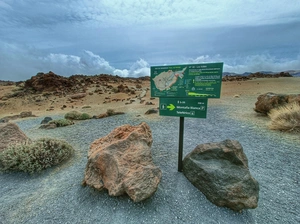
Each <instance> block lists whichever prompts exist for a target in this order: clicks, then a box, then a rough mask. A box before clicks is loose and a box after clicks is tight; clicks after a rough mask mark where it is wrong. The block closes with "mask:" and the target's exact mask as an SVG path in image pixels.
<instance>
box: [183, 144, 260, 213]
mask: <svg viewBox="0 0 300 224" xmlns="http://www.w3.org/2000/svg"><path fill="white" fill-rule="evenodd" d="M183 173H184V175H185V176H186V177H187V179H188V180H189V181H190V182H191V183H192V184H193V185H194V186H195V187H197V188H198V189H199V190H200V191H201V192H202V193H203V194H204V195H205V196H206V198H207V199H208V200H210V201H211V202H212V203H214V204H216V205H217V206H222V207H228V208H230V209H232V210H234V211H241V210H242V209H247V208H256V207H257V202H258V197H259V196H258V195H259V184H258V182H257V181H256V180H255V179H254V178H253V177H252V176H251V174H250V171H249V169H248V159H247V157H246V155H245V154H244V152H243V148H242V146H241V144H240V143H239V142H238V141H234V140H225V141H222V142H220V143H206V144H201V145H198V146H197V147H196V148H195V149H194V150H193V151H192V152H191V153H189V154H188V155H187V156H186V157H185V158H184V160H183Z"/></svg>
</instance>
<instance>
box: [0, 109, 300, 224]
mask: <svg viewBox="0 0 300 224" xmlns="http://www.w3.org/2000/svg"><path fill="white" fill-rule="evenodd" d="M234 110H235V109H234V107H229V106H226V105H212V106H210V107H209V108H208V116H207V119H189V118H185V131H184V152H183V154H184V155H186V154H187V153H189V152H190V151H192V150H193V149H194V148H195V147H196V145H198V144H201V143H206V142H219V141H222V140H225V139H228V138H229V139H234V140H238V141H239V142H240V143H241V144H242V146H243V148H244V152H245V154H246V155H247V157H248V160H249V167H250V171H251V173H252V175H253V177H254V178H255V179H256V180H257V181H258V182H259V184H260V198H259V204H258V207H257V208H256V209H253V210H244V211H242V212H241V213H236V212H233V211H231V210H230V209H227V208H221V207H217V206H215V205H214V204H212V203H210V202H209V201H208V200H207V199H206V198H205V196H204V195H203V194H202V193H201V192H200V191H198V190H197V189H196V188H195V187H194V186H193V185H192V184H191V183H190V182H189V181H188V180H187V179H186V178H185V177H184V175H183V174H182V173H179V172H177V158H178V135H179V133H178V130H179V118H178V117H159V118H155V119H153V116H152V115H150V116H149V117H148V118H147V117H144V116H140V117H136V115H135V114H125V115H119V116H115V117H109V118H105V119H99V120H88V121H81V122H78V123H76V124H75V125H73V126H69V127H64V128H58V129H54V130H40V129H38V126H39V123H40V121H41V120H42V118H35V119H28V120H23V121H20V122H17V124H18V125H19V127H20V128H21V129H22V130H23V131H24V132H25V133H26V134H27V135H28V136H29V137H30V138H32V139H37V138H40V137H43V136H44V137H46V136H47V137H53V138H59V139H64V140H66V141H67V142H69V143H70V144H71V145H72V146H73V147H74V148H75V150H76V155H75V156H74V158H72V159H71V160H69V161H68V162H67V163H65V164H63V165H61V166H57V167H53V168H51V169H49V170H46V171H43V172H42V173H40V174H34V175H27V174H24V173H6V174H0V181H1V187H0V217H1V220H0V223H3V224H9V223H18V224H19V223H72V224H73V223H122V224H123V223H126V224H128V223H164V224H168V223H230V224H234V223H263V224H266V223H280V224H282V223H300V215H299V205H300V199H299V198H300V197H299V195H300V186H299V176H300V175H299V171H300V169H299V168H300V165H299V158H300V157H299V156H300V137H299V134H298V135H291V134H286V133H281V132H276V131H270V130H267V129H266V127H265V126H264V125H263V124H264V122H258V123H255V122H251V121H250V120H237V119H235V118H234V116H228V115H229V114H232V113H233V112H234ZM253 116H255V114H254V113H253ZM150 117H152V119H150ZM257 119H258V120H259V119H260V121H262V120H263V119H265V118H260V117H257ZM142 121H145V122H146V123H148V124H149V126H150V128H151V130H152V134H153V140H154V141H153V145H152V154H153V159H154V162H155V164H156V165H158V166H159V167H160V168H161V170H162V172H163V177H162V181H161V183H160V185H159V188H158V190H157V192H156V193H155V194H154V195H153V196H152V197H151V198H150V199H147V200H146V201H143V202H140V203H134V202H132V201H131V200H130V199H129V197H128V196H121V197H110V196H109V195H108V194H107V192H106V191H102V192H99V191H95V190H93V189H92V188H90V187H82V186H81V181H82V180H83V177H84V169H85V165H86V162H87V157H86V156H87V151H88V149H89V145H90V143H91V142H92V141H94V140H95V139H97V138H99V137H102V136H104V135H106V134H108V133H109V132H110V131H111V130H113V129H114V128H115V127H117V126H120V125H123V124H132V125H137V124H139V123H140V122H142Z"/></svg>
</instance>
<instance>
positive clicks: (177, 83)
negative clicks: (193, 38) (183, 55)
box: [151, 62, 223, 98]
mask: <svg viewBox="0 0 300 224" xmlns="http://www.w3.org/2000/svg"><path fill="white" fill-rule="evenodd" d="M222 73H223V63H222V62H220V63H206V64H186V65H168V66H152V67H151V97H184V98H193V97H200V98H220V94H221V84H222Z"/></svg>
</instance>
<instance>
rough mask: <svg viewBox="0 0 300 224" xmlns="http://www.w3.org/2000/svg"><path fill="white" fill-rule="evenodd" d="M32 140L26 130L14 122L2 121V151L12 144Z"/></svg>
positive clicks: (0, 130)
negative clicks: (25, 132)
mask: <svg viewBox="0 0 300 224" xmlns="http://www.w3.org/2000/svg"><path fill="white" fill-rule="evenodd" d="M25 141H30V139H29V138H28V137H27V136H26V135H25V134H24V132H23V131H22V130H21V129H20V128H19V127H18V125H16V124H14V123H10V122H8V123H0V152H1V151H3V150H5V149H6V148H7V146H9V145H11V144H17V143H22V142H25Z"/></svg>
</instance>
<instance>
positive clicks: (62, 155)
mask: <svg viewBox="0 0 300 224" xmlns="http://www.w3.org/2000/svg"><path fill="white" fill-rule="evenodd" d="M73 153H74V149H73V148H72V146H71V145H69V144H68V143H67V142H65V141H61V140H57V139H50V138H42V139H39V140H37V141H34V142H31V143H30V142H26V143H23V144H18V145H11V146H9V147H8V148H7V149H5V150H4V151H2V152H1V153H0V171H23V172H27V173H35V172H40V171H42V170H44V169H46V168H48V167H52V166H54V165H57V164H60V163H61V162H63V161H66V160H67V159H69V158H70V157H71V156H72V155H73Z"/></svg>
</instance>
